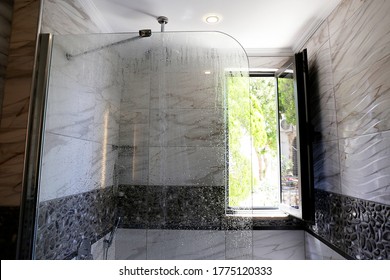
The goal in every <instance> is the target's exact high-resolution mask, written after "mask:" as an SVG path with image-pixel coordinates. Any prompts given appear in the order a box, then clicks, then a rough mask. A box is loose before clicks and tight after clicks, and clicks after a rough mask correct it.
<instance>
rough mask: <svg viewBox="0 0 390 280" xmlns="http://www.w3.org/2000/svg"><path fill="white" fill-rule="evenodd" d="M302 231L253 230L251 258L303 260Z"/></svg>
mask: <svg viewBox="0 0 390 280" xmlns="http://www.w3.org/2000/svg"><path fill="white" fill-rule="evenodd" d="M304 243H305V242H304V232H303V231H302V230H295V231H290V230H277V231H275V230H264V231H261V230H256V231H253V259H255V260H304V259H305V248H304Z"/></svg>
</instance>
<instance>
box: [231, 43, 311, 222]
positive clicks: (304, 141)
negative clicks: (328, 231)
mask: <svg viewBox="0 0 390 280" xmlns="http://www.w3.org/2000/svg"><path fill="white" fill-rule="evenodd" d="M306 56H307V55H306V50H304V51H303V52H302V53H298V54H296V55H295V57H294V58H292V59H291V60H290V61H289V62H288V63H286V64H285V65H284V66H283V67H282V68H281V69H279V70H277V71H273V72H270V71H268V72H251V73H250V79H249V80H248V79H244V78H242V79H240V78H239V77H235V78H233V79H231V80H229V82H228V102H227V107H228V114H227V117H228V122H227V123H228V151H229V165H228V176H227V177H228V186H229V188H228V207H227V210H228V213H235V214H239V213H240V212H242V213H244V212H245V211H247V210H248V209H249V210H251V211H252V212H257V213H259V212H261V211H264V210H278V209H280V210H282V211H283V212H286V213H288V214H290V215H293V216H295V217H298V218H301V219H303V220H307V221H310V220H312V218H313V217H312V214H313V209H312V207H313V200H312V186H313V175H312V148H311V127H310V120H309V111H308V109H309V108H308V106H309V96H308V93H307V88H306V83H307V58H306ZM247 81H249V84H247V83H248V82H247ZM245 87H248V88H249V94H248V95H245V94H247V92H248V91H245V90H240V89H243V88H245ZM244 95H245V96H244Z"/></svg>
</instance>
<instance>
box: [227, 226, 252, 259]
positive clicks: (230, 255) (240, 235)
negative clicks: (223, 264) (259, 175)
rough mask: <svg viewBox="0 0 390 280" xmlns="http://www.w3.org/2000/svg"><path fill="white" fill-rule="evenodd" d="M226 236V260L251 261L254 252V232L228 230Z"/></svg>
mask: <svg viewBox="0 0 390 280" xmlns="http://www.w3.org/2000/svg"><path fill="white" fill-rule="evenodd" d="M225 235H226V259H227V260H251V259H252V250H253V231H251V230H227V231H226V232H225Z"/></svg>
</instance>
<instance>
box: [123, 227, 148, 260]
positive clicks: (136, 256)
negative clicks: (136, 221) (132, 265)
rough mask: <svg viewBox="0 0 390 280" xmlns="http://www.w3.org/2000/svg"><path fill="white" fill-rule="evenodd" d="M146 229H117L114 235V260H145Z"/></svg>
mask: <svg viewBox="0 0 390 280" xmlns="http://www.w3.org/2000/svg"><path fill="white" fill-rule="evenodd" d="M146 231H147V230H146V229H118V230H117V232H116V235H115V259H116V260H146V235H147V234H146Z"/></svg>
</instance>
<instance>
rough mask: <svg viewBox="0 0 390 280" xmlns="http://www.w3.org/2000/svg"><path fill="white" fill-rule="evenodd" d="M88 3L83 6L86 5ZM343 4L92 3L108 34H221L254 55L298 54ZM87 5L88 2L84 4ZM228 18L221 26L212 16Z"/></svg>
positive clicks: (319, 0) (266, 0) (291, 0)
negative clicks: (164, 20) (209, 18)
mask: <svg viewBox="0 0 390 280" xmlns="http://www.w3.org/2000/svg"><path fill="white" fill-rule="evenodd" d="M82 2H83V1H82ZM339 2H340V0H91V1H90V3H89V5H88V6H89V8H92V9H93V10H95V11H94V13H93V14H94V16H95V17H96V18H95V20H97V21H98V22H100V23H101V26H103V29H104V31H106V32H138V30H140V29H152V31H155V32H156V31H157V32H158V31H160V24H159V23H158V22H157V19H156V18H157V17H158V16H166V17H168V19H169V22H168V24H167V25H166V27H165V31H221V32H224V33H227V34H229V35H231V36H233V37H234V38H235V39H236V40H238V41H239V42H240V43H241V45H242V46H243V47H244V48H245V49H246V50H247V51H248V52H249V53H252V54H264V53H270V52H274V53H283V52H291V51H295V50H296V49H297V48H298V47H300V44H302V43H303V42H304V41H305V39H306V38H307V37H308V36H309V35H310V34H311V33H312V32H313V31H314V30H315V29H316V28H317V27H318V26H319V24H320V23H321V22H322V21H323V20H324V19H325V18H326V17H327V16H328V15H329V14H330V12H331V11H332V10H333V9H334V8H335V7H336V6H337V4H338V3H339ZM84 3H85V2H84ZM210 13H216V14H218V15H221V16H222V21H220V23H218V24H214V25H209V24H206V23H205V22H204V21H203V18H204V16H205V15H206V14H210Z"/></svg>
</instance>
